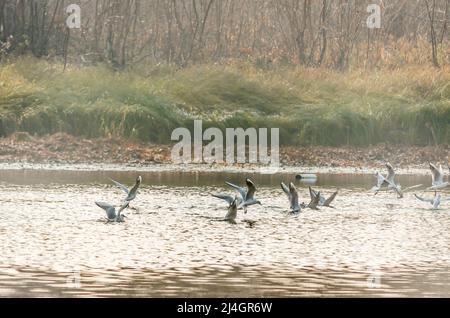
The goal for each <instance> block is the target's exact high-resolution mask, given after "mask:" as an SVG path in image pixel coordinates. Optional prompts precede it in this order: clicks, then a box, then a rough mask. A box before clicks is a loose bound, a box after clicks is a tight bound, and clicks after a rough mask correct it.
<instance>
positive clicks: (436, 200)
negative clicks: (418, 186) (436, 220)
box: [414, 191, 441, 210]
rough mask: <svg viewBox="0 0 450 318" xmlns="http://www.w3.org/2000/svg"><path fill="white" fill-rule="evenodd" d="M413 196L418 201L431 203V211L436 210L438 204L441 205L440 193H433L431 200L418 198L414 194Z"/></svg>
mask: <svg viewBox="0 0 450 318" xmlns="http://www.w3.org/2000/svg"><path fill="white" fill-rule="evenodd" d="M414 196H415V197H416V198H417V199H418V200H420V201H423V202H428V203H431V204H432V205H433V208H432V210H437V209H438V207H439V204H441V194H440V193H436V191H435V192H434V198H433V199H425V198H422V197H419V196H418V195H417V194H415V193H414Z"/></svg>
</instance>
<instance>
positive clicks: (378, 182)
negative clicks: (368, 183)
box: [376, 172, 387, 189]
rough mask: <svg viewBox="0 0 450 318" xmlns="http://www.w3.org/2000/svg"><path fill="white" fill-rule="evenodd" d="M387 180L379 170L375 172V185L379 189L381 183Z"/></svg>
mask: <svg viewBox="0 0 450 318" xmlns="http://www.w3.org/2000/svg"><path fill="white" fill-rule="evenodd" d="M385 181H387V180H386V178H385V177H383V175H382V174H381V173H379V172H377V185H376V187H377V188H378V189H379V188H381V186H382V185H383V182H385Z"/></svg>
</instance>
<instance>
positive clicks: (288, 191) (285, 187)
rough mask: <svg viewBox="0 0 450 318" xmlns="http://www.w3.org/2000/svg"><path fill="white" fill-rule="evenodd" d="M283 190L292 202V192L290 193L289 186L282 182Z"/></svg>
mask: <svg viewBox="0 0 450 318" xmlns="http://www.w3.org/2000/svg"><path fill="white" fill-rule="evenodd" d="M281 189H283V192H284V193H286V195H287V196H288V198H289V200H290V199H291V192H290V190H289V188H288V186H287V185H285V184H284V182H281Z"/></svg>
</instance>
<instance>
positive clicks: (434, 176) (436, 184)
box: [427, 162, 449, 190]
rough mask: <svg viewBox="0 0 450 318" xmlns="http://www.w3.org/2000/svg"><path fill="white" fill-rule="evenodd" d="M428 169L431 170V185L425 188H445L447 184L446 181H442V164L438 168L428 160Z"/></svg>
mask: <svg viewBox="0 0 450 318" xmlns="http://www.w3.org/2000/svg"><path fill="white" fill-rule="evenodd" d="M430 170H431V187H429V188H427V190H437V189H442V188H445V187H447V186H448V185H449V183H448V182H444V172H443V171H442V166H439V169H438V168H437V167H436V166H435V165H434V164H432V163H431V162H430Z"/></svg>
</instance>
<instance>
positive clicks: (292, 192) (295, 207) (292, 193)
mask: <svg viewBox="0 0 450 318" xmlns="http://www.w3.org/2000/svg"><path fill="white" fill-rule="evenodd" d="M281 189H283V191H284V193H286V195H287V197H288V199H289V203H290V207H289V208H290V209H291V212H292V213H298V212H300V211H301V207H300V205H299V204H298V193H297V189H296V188H295V185H294V184H293V183H292V182H291V183H289V187H288V186H286V185H285V184H284V183H283V182H281Z"/></svg>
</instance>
